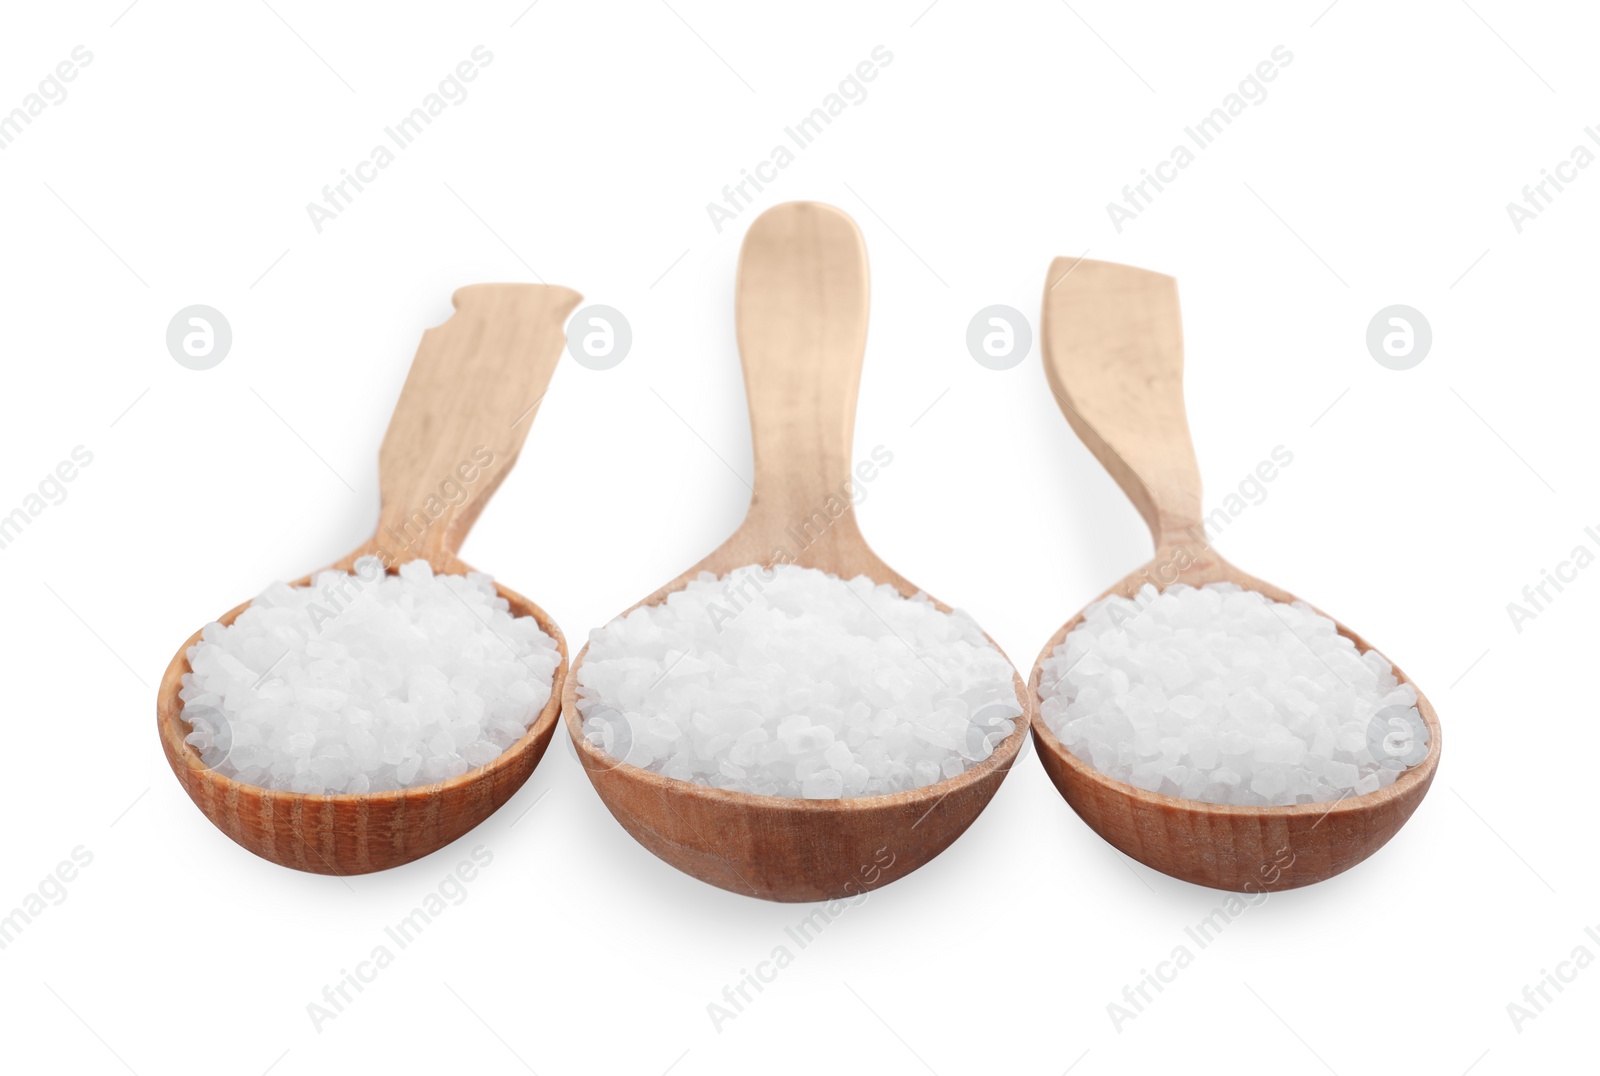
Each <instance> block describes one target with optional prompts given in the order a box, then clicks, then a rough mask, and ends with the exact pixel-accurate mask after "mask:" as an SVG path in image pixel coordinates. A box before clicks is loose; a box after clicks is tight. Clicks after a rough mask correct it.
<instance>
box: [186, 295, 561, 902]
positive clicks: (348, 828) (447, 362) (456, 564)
mask: <svg viewBox="0 0 1600 1076" xmlns="http://www.w3.org/2000/svg"><path fill="white" fill-rule="evenodd" d="M578 301H579V296H578V294H577V293H576V292H573V291H571V290H569V289H566V288H559V287H547V286H543V285H531V284H479V285H473V286H470V287H466V288H462V289H460V290H459V291H457V292H456V293H455V295H454V297H453V302H454V305H455V309H456V312H455V314H454V315H453V316H452V317H451V318H450V319H449V320H448V321H446V322H445V323H443V324H442V325H439V326H436V327H434V328H432V329H429V330H428V331H427V332H426V333H424V334H423V339H422V344H421V347H420V348H419V349H418V351H417V356H416V359H415V360H414V361H413V363H412V366H411V372H410V373H409V374H408V375H407V377H406V383H405V387H404V389H402V391H401V395H400V400H399V403H398V404H397V405H396V408H395V413H394V417H393V419H391V421H390V424H389V430H388V433H387V434H386V436H385V438H384V442H383V449H382V451H381V454H380V466H379V472H380V475H379V478H380V489H381V497H382V508H381V511H380V514H379V523H378V531H377V534H375V535H374V536H373V538H372V539H370V540H369V541H367V542H366V543H364V544H363V545H362V546H361V547H360V548H359V549H357V550H356V551H355V552H353V553H351V554H350V555H349V556H347V557H345V558H344V559H343V560H340V561H338V562H336V563H335V564H333V565H332V566H331V568H332V569H333V570H335V571H345V572H348V571H351V570H352V569H353V567H354V565H355V563H356V561H357V560H358V559H360V558H362V557H365V556H376V557H378V558H379V560H380V562H381V563H382V564H383V566H384V568H385V570H386V571H387V572H389V573H390V574H394V573H395V572H396V571H397V570H398V568H399V566H400V565H401V564H403V563H406V562H409V561H413V560H426V561H427V562H428V563H429V565H430V566H431V567H432V569H433V571H434V573H435V574H439V575H465V574H467V573H468V572H472V571H474V570H475V569H473V568H471V567H470V566H468V565H467V564H466V563H465V562H463V561H462V560H460V558H459V557H457V556H456V551H457V550H458V549H459V548H460V545H461V542H462V541H463V540H464V539H465V537H466V534H467V530H468V529H469V528H470V527H471V525H472V523H473V522H474V521H475V520H476V519H477V516H478V513H479V512H480V511H482V509H483V506H484V504H485V503H486V502H487V501H488V498H489V496H490V495H491V494H492V493H493V492H494V490H495V489H496V488H498V486H499V485H500V483H501V481H502V480H503V479H504V478H505V475H506V473H507V472H508V471H509V470H510V468H511V465H512V464H513V463H514V462H515V461H516V458H517V455H518V453H519V452H520V450H521V448H522V443H523V441H524V440H525V439H526V437H527V431H528V428H529V425H530V424H531V418H532V414H533V412H534V410H535V409H536V408H537V406H538V404H539V402H540V400H542V398H543V396H544V392H545V388H546V386H547V385H548V384H549V381H550V375H551V373H552V372H553V371H554V369H555V364H556V360H557V359H558V358H559V357H560V353H561V347H562V344H563V340H564V334H563V329H562V325H563V322H564V321H565V319H566V316H567V315H568V314H569V313H571V311H572V309H573V308H574V307H576V306H577V303H578ZM485 460H487V462H484V461H485ZM468 475H471V478H468V477H467V476H468ZM447 483H454V485H453V486H451V485H447ZM457 491H459V495H456V493H457ZM312 578H313V577H312V576H307V577H305V578H304V579H300V580H297V581H296V582H295V583H294V584H293V585H294V586H306V585H309V584H310V583H311V581H312ZM495 589H496V591H497V592H498V593H499V595H500V597H502V598H504V599H505V600H506V602H507V603H508V604H509V605H510V613H511V615H512V616H516V617H522V616H531V617H533V618H534V619H535V620H536V621H537V622H538V624H539V627H540V629H541V630H542V631H543V632H544V633H545V634H546V635H548V636H550V637H551V638H552V639H554V640H555V643H556V647H557V650H558V651H559V653H560V657H561V660H560V663H559V665H558V666H557V668H556V670H555V673H554V679H553V681H552V683H551V692H550V699H549V700H548V702H547V703H546V704H545V705H544V707H543V708H542V709H541V710H540V712H539V713H538V715H536V716H535V717H534V718H533V720H532V721H530V723H529V725H528V729H527V731H526V732H525V733H524V734H523V735H522V736H521V737H520V738H519V739H518V740H517V741H516V742H515V743H513V744H512V745H511V746H510V747H508V748H507V749H506V750H505V751H503V752H502V753H501V754H499V755H498V756H496V757H495V758H494V759H492V760H491V761H489V762H488V763H487V764H485V765H483V766H480V767H478V768H476V769H473V770H469V771H468V772H466V773H464V774H461V775H460V776H458V777H453V778H450V779H449V780H446V781H442V782H438V783H435V784H430V785H423V786H417V787H413V788H406V789H400V790H396V791H389V792H372V793H362V794H335V795H317V794H310V793H299V792H283V791H277V790H274V789H268V788H261V787H259V786H256V785H251V784H247V783H244V782H241V781H237V780H235V779H234V778H232V777H229V776H227V775H225V774H223V773H221V772H220V771H218V770H216V769H214V768H212V767H210V766H208V765H206V764H205V762H203V761H202V760H201V757H200V752H199V751H198V750H196V748H195V747H194V746H193V745H192V744H189V743H187V742H185V737H187V736H188V735H189V734H190V733H191V732H192V731H193V729H192V727H191V726H190V724H189V723H188V722H187V721H185V720H184V718H183V701H182V700H181V699H180V698H179V691H180V690H181V689H182V687H183V677H184V675H185V674H186V673H189V672H191V671H192V670H191V668H190V665H189V658H188V653H189V649H190V647H192V646H194V645H195V644H196V643H198V642H199V641H200V636H201V633H200V632H196V633H195V634H194V635H192V636H190V637H189V639H188V640H187V641H186V642H185V643H184V644H183V646H181V647H180V648H179V649H178V652H177V653H176V654H175V655H174V656H173V658H172V662H171V663H170V664H169V665H168V666H167V670H166V673H165V675H163V677H162V679H161V684H160V687H159V689H158V691H157V698H156V723H157V729H158V732H159V734H160V737H161V747H162V751H163V753H164V754H165V755H166V757H167V762H168V763H169V764H170V765H171V767H172V772H173V774H174V775H176V777H177V778H178V783H179V784H181V785H182V786H183V788H184V791H186V792H187V793H188V794H189V798H190V799H192V800H193V801H194V803H195V805H196V806H197V807H199V808H200V810H201V812H202V813H204V814H205V816H206V817H207V818H209V819H210V820H211V821H212V823H213V824H215V825H216V827H217V828H218V829H220V830H222V832H223V833H225V834H227V835H228V836H229V837H230V838H232V839H233V840H234V841H235V842H237V843H238V844H240V845H242V846H243V847H244V848H246V849H248V850H249V851H251V852H254V853H255V854H256V855H258V856H261V857H262V858H263V859H268V860H271V861H272V862H274V863H277V864H280V865H282V866H285V867H293V868H295V869H296V870H303V871H309V872H312V873H317V874H337V875H347V874H364V873H368V872H371V871H379V870H386V869H388V868H390V867H395V866H399V865H401V864H403V863H409V862H411V861H412V860H415V859H419V858H421V857H422V856H425V855H428V854H429V853H430V852H434V851H437V850H438V849H439V848H442V847H444V846H445V845H447V844H449V843H450V842H451V841H454V840H456V839H457V838H458V837H460V836H462V835H463V834H465V833H466V832H467V831H469V830H471V829H472V828H473V827H474V826H476V825H478V824H479V823H480V822H482V821H483V820H484V819H486V818H488V817H489V815H491V814H493V813H494V811H495V810H497V809H498V808H499V807H500V806H501V805H503V804H504V803H505V802H506V801H507V800H508V799H510V798H511V796H512V794H513V793H515V792H516V791H517V789H518V788H520V787H522V784H523V783H524V782H525V781H527V779H528V777H529V775H531V774H532V773H533V769H534V767H535V766H537V765H538V763H539V760H540V759H541V758H542V757H543V755H544V752H545V749H546V748H547V747H549V745H550V738H551V736H552V734H553V733H554V731H555V726H556V718H557V715H558V713H559V712H560V703H561V691H562V685H563V682H564V680H565V677H566V672H567V646H566V639H565V638H564V637H563V636H562V634H561V630H560V628H558V627H557V626H556V623H555V621H553V620H552V619H551V618H550V617H549V615H548V614H546V613H545V612H544V610H542V609H540V608H539V607H538V606H537V605H535V604H533V603H532V602H530V601H529V600H528V599H526V598H524V597H522V596H521V595H520V594H517V593H516V592H514V591H512V590H509V589H507V588H506V587H503V586H499V585H496V587H495ZM250 604H251V603H250V602H245V603H243V604H242V605H238V606H236V607H234V608H233V609H231V610H229V611H228V612H227V613H225V614H223V615H222V616H221V617H219V618H218V623H221V624H223V625H229V624H232V623H233V622H234V620H235V619H236V618H238V616H239V615H240V614H242V613H243V612H244V611H245V610H246V609H248V608H249V607H250ZM269 673H270V670H269Z"/></svg>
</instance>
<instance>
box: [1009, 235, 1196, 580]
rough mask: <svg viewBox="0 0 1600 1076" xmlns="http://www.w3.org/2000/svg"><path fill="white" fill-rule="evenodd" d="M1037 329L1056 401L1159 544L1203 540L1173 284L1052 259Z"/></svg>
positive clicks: (1140, 273) (1128, 269)
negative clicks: (1040, 324) (1184, 403)
mask: <svg viewBox="0 0 1600 1076" xmlns="http://www.w3.org/2000/svg"><path fill="white" fill-rule="evenodd" d="M1042 326H1043V331H1042V332H1041V334H1040V335H1041V337H1042V341H1041V342H1042V349H1043V352H1044V368H1045V375H1046V377H1047V378H1048V380H1049V382H1050V389H1051V391H1052V392H1054V393H1055V397H1056V402H1057V403H1058V404H1060V405H1061V410H1062V413H1063V414H1065V415H1066V416H1067V421H1068V422H1069V423H1071V425H1072V428H1073V430H1075V431H1076V432H1077V434H1078V436H1079V437H1080V438H1082V439H1083V442H1084V444H1086V445H1088V446H1089V451H1091V452H1093V453H1094V455H1095V458H1096V459H1098V460H1099V461H1100V462H1101V463H1102V464H1103V465H1104V466H1105V468H1106V470H1108V471H1110V472H1111V476H1112V477H1113V478H1115V479H1116V480H1117V484H1118V485H1120V486H1121V487H1122V489H1123V491H1124V492H1125V493H1127V495H1128V497H1129V499H1131V500H1132V501H1133V503H1134V505H1135V506H1136V507H1137V508H1138V509H1139V514H1140V515H1142V516H1144V521H1145V523H1147V524H1148V525H1149V527H1150V533H1151V535H1152V536H1153V537H1154V538H1155V543H1156V548H1157V550H1158V551H1160V550H1165V549H1172V548H1175V547H1179V546H1183V545H1189V544H1193V543H1194V542H1195V540H1196V539H1197V538H1200V539H1201V540H1202V541H1203V534H1204V530H1203V528H1202V525H1201V518H1200V467H1199V465H1198V464H1197V463H1196V461H1195V455H1194V443H1193V441H1192V440H1191V439H1190V437H1189V421H1188V418H1187V417H1186V416H1185V413H1184V408H1183V327H1182V322H1181V321H1180V319H1179V314H1178V287H1177V282H1176V281H1174V280H1173V279H1172V278H1171V277H1169V276H1163V275H1162V274H1160V273H1152V272H1150V271H1148V270H1145V269H1135V268H1133V267H1132V266H1127V265H1116V264H1113V263H1111V262H1098V261H1088V260H1084V259H1074V258H1057V259H1056V260H1055V261H1054V262H1053V263H1052V264H1051V266H1050V274H1049V277H1048V279H1047V280H1046V282H1045V293H1044V312H1043V317H1042Z"/></svg>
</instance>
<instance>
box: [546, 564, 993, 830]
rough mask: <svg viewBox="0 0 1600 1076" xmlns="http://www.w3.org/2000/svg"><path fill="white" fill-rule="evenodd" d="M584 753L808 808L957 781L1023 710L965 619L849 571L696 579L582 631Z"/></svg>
mask: <svg viewBox="0 0 1600 1076" xmlns="http://www.w3.org/2000/svg"><path fill="white" fill-rule="evenodd" d="M577 675H578V696H579V697H578V710H579V713H580V714H581V715H582V716H583V719H584V725H583V728H584V734H585V735H586V736H587V737H588V739H589V741H590V743H592V744H594V745H595V746H596V747H598V748H600V749H601V750H602V751H605V752H607V753H608V754H610V755H611V756H613V757H615V758H618V759H620V760H621V761H624V762H627V763H629V764H631V765H634V766H640V767H643V768H645V769H648V770H651V771H653V772H655V773H660V774H664V775H666V776H668V777H673V778H677V779H679V780H683V781H690V782H694V783H696V784H701V785H709V786H712V787H716V788H724V789H730V790H733V791H738V792H749V793H756V794H759V795H768V796H803V797H806V798H810V799H839V798H841V797H846V798H848V797H857V796H876V795H882V794H886V793H891V792H899V791H903V790H906V789H911V788H921V787H924V786H927V785H931V784H935V783H937V782H939V781H942V780H945V779H947V778H950V777H954V776H957V775H959V774H961V773H962V772H964V771H965V770H966V769H967V768H968V767H970V766H972V765H975V764H976V763H978V762H981V761H982V760H983V759H986V758H988V757H989V756H990V755H991V754H992V753H993V752H994V749H995V747H996V746H997V745H998V744H999V743H1000V742H1001V741H1002V740H1004V739H1005V738H1006V737H1007V736H1009V735H1011V733H1012V731H1013V730H1014V729H1015V728H1016V719H1017V718H1018V717H1020V716H1021V714H1022V707H1021V706H1020V705H1019V704H1018V701H1017V695H1016V687H1015V682H1014V680H1013V676H1014V673H1013V670H1012V668H1011V665H1010V663H1009V662H1007V661H1006V659H1005V658H1004V657H1003V656H1002V655H1001V654H1000V652H999V651H998V650H996V649H995V648H994V646H993V645H991V644H990V643H989V641H988V640H987V639H986V638H985V637H984V635H983V632H982V631H981V630H979V628H978V626H977V625H976V624H975V623H973V621H972V620H971V619H970V618H969V617H967V616H966V615H965V614H963V613H959V612H958V613H955V614H949V613H944V612H941V611H940V610H939V609H938V608H937V607H935V606H934V604H933V602H932V601H930V600H929V599H928V597H927V596H926V595H923V594H918V595H917V596H916V597H914V598H909V599H908V598H906V597H904V596H902V595H901V594H900V593H899V592H898V591H896V590H895V589H894V588H892V587H889V586H880V585H876V584H874V583H873V582H872V581H871V580H869V579H867V578H865V577H863V576H858V577H856V578H855V579H851V580H848V581H846V580H843V579H840V578H839V577H837V576H833V575H827V574H825V573H823V572H820V571H817V570H815V569H810V568H799V567H795V566H793V565H778V566H775V567H773V568H770V569H768V568H763V567H760V566H756V565H752V566H749V567H746V568H739V569H736V570H735V571H733V572H730V573H729V574H728V575H727V576H724V577H722V578H718V577H716V576H714V575H712V574H711V573H709V572H703V573H701V574H700V576H699V577H698V578H697V579H695V580H693V581H692V582H690V583H689V585H688V586H687V587H685V588H684V589H682V590H679V591H676V592H674V593H673V594H671V595H669V596H668V597H667V599H666V601H664V602H661V603H659V604H656V605H651V606H641V607H640V608H638V609H635V610H633V611H632V612H631V613H629V614H627V615H626V616H623V617H619V618H617V619H616V620H613V621H611V623H609V624H607V625H606V626H605V627H603V628H599V629H597V630H595V631H594V632H593V633H591V635H590V637H589V650H588V654H587V656H586V657H585V658H584V660H583V663H582V665H580V666H579V667H578V672H577Z"/></svg>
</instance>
